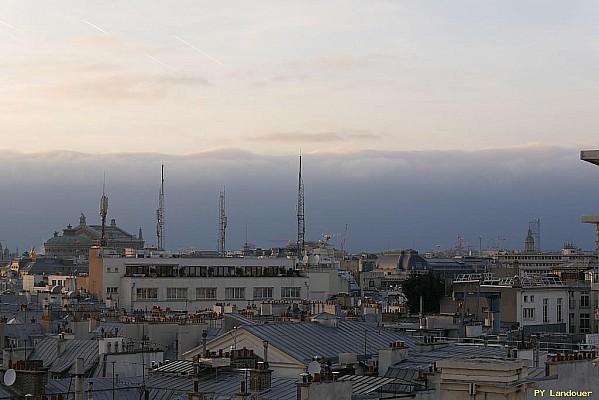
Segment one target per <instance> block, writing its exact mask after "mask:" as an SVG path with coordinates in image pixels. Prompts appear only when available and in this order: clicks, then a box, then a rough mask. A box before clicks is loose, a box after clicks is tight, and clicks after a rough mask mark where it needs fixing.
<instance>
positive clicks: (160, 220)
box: [156, 164, 164, 251]
mask: <svg viewBox="0 0 599 400" xmlns="http://www.w3.org/2000/svg"><path fill="white" fill-rule="evenodd" d="M161 179H162V180H161V184H160V192H159V194H158V209H157V210H156V236H157V237H158V250H159V251H161V250H164V164H162V170H161Z"/></svg>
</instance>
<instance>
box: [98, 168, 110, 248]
mask: <svg viewBox="0 0 599 400" xmlns="http://www.w3.org/2000/svg"><path fill="white" fill-rule="evenodd" d="M105 191H106V176H104V184H103V185H102V197H101V198H100V218H102V230H101V233H100V247H106V214H107V213H108V196H106V193H105Z"/></svg>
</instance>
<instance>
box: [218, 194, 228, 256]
mask: <svg viewBox="0 0 599 400" xmlns="http://www.w3.org/2000/svg"><path fill="white" fill-rule="evenodd" d="M218 216H219V220H218V255H219V256H220V257H224V256H225V255H226V252H227V249H226V247H225V230H226V229H227V214H226V213H225V188H224V187H223V190H221V192H220V193H219V203H218Z"/></svg>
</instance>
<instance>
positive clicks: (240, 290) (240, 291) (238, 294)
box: [225, 287, 245, 300]
mask: <svg viewBox="0 0 599 400" xmlns="http://www.w3.org/2000/svg"><path fill="white" fill-rule="evenodd" d="M225 299H227V300H229V299H230V300H235V299H245V288H244V287H228V288H225Z"/></svg>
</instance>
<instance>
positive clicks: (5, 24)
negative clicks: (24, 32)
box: [0, 20, 17, 31]
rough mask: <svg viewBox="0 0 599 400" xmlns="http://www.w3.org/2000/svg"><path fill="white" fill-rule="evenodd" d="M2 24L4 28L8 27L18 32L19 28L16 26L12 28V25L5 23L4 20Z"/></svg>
mask: <svg viewBox="0 0 599 400" xmlns="http://www.w3.org/2000/svg"><path fill="white" fill-rule="evenodd" d="M0 24H2V25H4V26H8V27H9V28H10V29H12V30H13V31H16V30H17V28H15V27H14V26H12V25H11V24H9V23H8V22H4V21H2V20H0Z"/></svg>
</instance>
